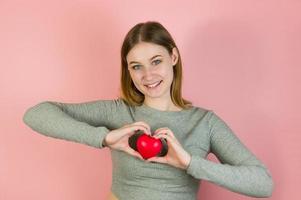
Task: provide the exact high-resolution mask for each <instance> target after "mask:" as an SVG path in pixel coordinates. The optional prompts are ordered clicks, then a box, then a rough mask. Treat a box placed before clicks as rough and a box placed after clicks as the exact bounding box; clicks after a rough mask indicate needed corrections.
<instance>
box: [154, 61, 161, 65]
mask: <svg viewBox="0 0 301 200" xmlns="http://www.w3.org/2000/svg"><path fill="white" fill-rule="evenodd" d="M160 62H161V60H154V61H153V63H156V65H158V64H159V63H160Z"/></svg>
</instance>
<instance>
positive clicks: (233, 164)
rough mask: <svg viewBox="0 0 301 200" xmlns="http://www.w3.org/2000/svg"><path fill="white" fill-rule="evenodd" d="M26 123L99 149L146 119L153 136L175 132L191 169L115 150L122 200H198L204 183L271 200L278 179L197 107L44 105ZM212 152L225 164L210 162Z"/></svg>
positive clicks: (115, 187)
mask: <svg viewBox="0 0 301 200" xmlns="http://www.w3.org/2000/svg"><path fill="white" fill-rule="evenodd" d="M23 121H24V122H25V123H26V124H27V125H28V126H29V127H31V128H32V129H33V130H35V131H36V132H38V133H41V134H43V135H45V136H49V137H53V138H58V139H64V140H68V141H73V142H78V143H82V144H85V145H89V146H93V147H96V148H99V149H101V148H104V146H102V142H103V139H104V138H105V136H106V135H107V134H108V133H109V132H110V130H114V129H117V128H120V127H122V126H124V125H125V124H129V123H134V122H137V121H144V122H146V123H148V124H149V125H150V127H151V131H152V132H154V131H155V130H156V129H158V128H162V127H168V128H169V129H171V130H172V132H173V133H174V135H175V137H176V138H177V140H178V141H179V142H180V143H181V145H182V146H183V148H184V149H185V150H186V151H187V152H188V153H189V154H190V155H191V161H190V163H189V166H188V168H187V169H186V170H183V169H179V168H176V167H173V166H170V165H167V164H163V163H148V162H145V161H143V160H140V159H138V158H136V157H133V156H131V155H129V154H127V153H125V152H123V151H118V150H114V149H111V148H110V150H111V156H112V166H113V170H112V172H113V174H112V185H111V190H112V192H113V193H114V194H115V195H116V196H117V198H118V199H119V200H136V199H137V200H141V199H144V200H148V199H158V200H159V199H164V200H169V199H170V200H183V199H186V200H193V199H196V197H197V192H198V188H199V183H200V182H201V180H206V181H210V182H212V183H215V184H217V185H219V186H221V187H224V188H227V189H228V190H231V191H233V192H237V193H240V194H244V195H247V196H252V197H269V196H271V194H272V190H273V180H272V177H271V174H270V172H269V171H268V169H267V168H266V166H265V165H264V164H263V163H262V162H261V161H260V160H259V159H258V158H256V156H255V155H254V154H253V153H252V152H251V151H250V150H249V149H248V148H247V147H246V146H245V145H244V144H243V143H242V142H241V141H240V140H239V138H238V137H237V136H236V135H235V134H234V133H233V131H232V130H231V128H230V127H229V126H228V125H227V124H226V123H225V121H223V120H222V119H221V118H220V117H219V116H217V115H216V114H215V113H214V112H213V111H212V110H207V109H204V108H201V107H195V106H193V107H192V108H190V109H184V110H181V111H161V110H157V109H155V108H152V107H149V106H146V105H142V106H128V105H127V104H126V103H125V102H124V101H123V100H122V99H121V98H118V99H112V100H97V101H90V102H84V103H62V102H54V101H44V102H41V103H39V104H37V105H35V106H33V107H31V108H29V109H28V110H27V111H26V112H25V114H24V117H23ZM210 152H212V153H213V154H214V155H215V156H216V157H217V158H218V160H219V161H220V163H216V162H212V161H210V160H207V159H206V157H207V155H208V154H209V153H210Z"/></svg>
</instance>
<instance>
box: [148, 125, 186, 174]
mask: <svg viewBox="0 0 301 200" xmlns="http://www.w3.org/2000/svg"><path fill="white" fill-rule="evenodd" d="M153 137H154V138H165V139H166V140H167V145H168V152H167V154H166V155H165V156H164V157H151V158H149V159H147V160H146V161H147V162H150V161H154V162H159V163H165V164H169V165H171V166H174V167H177V168H180V169H187V167H188V165H189V163H190V160H191V156H190V154H189V153H188V152H187V151H185V149H183V147H182V145H181V144H180V143H179V141H178V140H177V138H176V137H175V136H174V134H173V132H172V131H171V130H170V129H169V128H167V127H164V128H159V129H157V130H156V131H155V132H154V135H153Z"/></svg>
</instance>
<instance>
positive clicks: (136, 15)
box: [0, 0, 301, 200]
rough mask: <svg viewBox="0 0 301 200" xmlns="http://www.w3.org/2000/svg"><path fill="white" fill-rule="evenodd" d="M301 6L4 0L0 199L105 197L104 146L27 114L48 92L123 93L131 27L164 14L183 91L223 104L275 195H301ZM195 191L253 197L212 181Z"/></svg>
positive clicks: (65, 98)
mask: <svg viewBox="0 0 301 200" xmlns="http://www.w3.org/2000/svg"><path fill="white" fill-rule="evenodd" d="M300 10H301V3H300V1H296V0H295V1H294V0H285V1H284V0H283V1H281V0H279V1H275V0H265V1H258V0H246V1H241V0H211V1H168V2H163V1H144V2H143V3H142V2H141V1H121V0H120V1H105V0H103V1H100V0H98V1H96V0H94V1H93V0H85V1H84V0H81V1H79V0H77V1H74V0H70V1H66V0H65V1H62V0H55V1H54V0H52V1H50V0H49V1H43V2H42V1H38V0H35V1H34V0H27V1H17V0H10V1H9V0H2V1H1V2H0V45H1V49H0V66H1V73H0V91H1V98H0V101H1V102H0V110H1V115H0V121H1V127H0V128H1V129H0V134H1V135H0V136H1V139H0V162H1V163H0V199H1V200H8V199H9V200H14V199H31V200H35V199H36V200H38V199H44V200H52V199H62V200H82V199H89V200H93V199H95V200H100V199H105V198H106V196H107V194H108V192H109V190H110V186H111V173H112V169H111V168H112V166H111V155H110V152H109V150H108V149H107V148H106V149H103V150H99V149H96V148H92V147H89V146H85V145H82V144H78V143H73V142H67V141H63V140H58V139H52V138H48V137H45V136H43V135H40V134H37V133H36V132H34V131H32V130H31V129H30V128H29V127H27V126H26V125H25V124H24V123H23V122H22V117H23V114H24V112H25V110H26V109H27V108H29V107H30V106H33V105H35V104H37V103H39V102H41V101H45V100H53V101H62V102H85V101H90V100H95V99H112V98H116V97H117V94H118V90H119V76H120V74H119V72H120V56H119V51H120V46H121V43H122V40H123V38H124V36H125V34H126V32H127V31H128V30H129V29H130V28H131V27H132V26H134V25H135V24H136V23H138V22H144V21H147V20H157V21H159V22H161V23H162V24H163V25H164V26H165V27H166V28H167V29H168V30H169V31H170V33H171V34H172V35H173V37H174V39H175V41H176V43H177V45H178V47H179V50H180V53H181V55H182V58H183V63H184V69H183V70H184V83H183V93H184V97H186V98H187V99H190V100H191V101H192V102H193V103H194V105H196V106H201V107H205V108H208V109H212V110H214V111H215V112H216V113H217V114H218V115H220V116H221V117H222V118H223V119H224V120H225V121H226V122H227V123H228V124H229V126H230V127H231V128H232V129H233V130H234V131H235V133H236V134H237V135H238V136H239V138H240V139H241V140H242V141H243V142H244V143H245V144H246V145H247V146H248V147H249V149H250V150H251V151H253V152H254V153H255V154H256V155H257V156H258V158H259V159H261V160H262V161H263V162H264V163H265V164H266V165H267V167H268V168H269V170H270V172H271V173H272V176H273V179H274V181H275V190H274V193H273V196H272V197H271V198H270V199H273V200H283V199H289V200H299V199H300V198H301V195H300V182H299V181H300V178H301V172H300V168H301V148H300V141H301V136H300V131H301V128H300V121H301V117H300V115H297V113H298V112H300V111H301V110H300V102H301V95H300V83H301V81H300V75H301V73H300V72H301V70H300V69H301V39H300V38H301V37H300V36H301V14H300V13H301V12H300ZM298 102H299V103H298ZM210 159H215V157H214V156H213V155H212V154H211V155H210ZM298 185H299V186H298ZM198 197H199V199H202V200H206V199H207V200H211V199H223V200H237V199H240V200H242V199H244V200H246V199H253V198H250V197H247V196H243V195H240V194H236V193H233V192H230V191H228V190H226V189H224V188H221V187H219V186H217V185H214V184H212V183H209V182H205V181H203V183H202V187H201V189H200V191H199V194H198Z"/></svg>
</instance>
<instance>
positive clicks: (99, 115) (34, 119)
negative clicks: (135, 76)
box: [23, 100, 117, 148]
mask: <svg viewBox="0 0 301 200" xmlns="http://www.w3.org/2000/svg"><path fill="white" fill-rule="evenodd" d="M116 105H117V104H116V100H98V101H90V102H84V103H62V102H53V101H45V102H41V103H39V104H37V105H35V106H33V107H30V108H29V109H27V110H26V112H25V113H24V116H23V121H24V123H25V124H26V125H28V126H29V127H30V128H31V129H32V130H34V131H36V132H38V133H41V134H43V135H45V136H48V137H53V138H58V139H64V140H68V141H73V142H77V143H82V144H85V145H89V146H92V147H96V148H103V146H102V142H103V139H104V138H105V136H106V135H107V134H108V133H109V131H110V130H109V129H108V128H107V127H106V124H107V123H108V122H109V121H110V120H111V118H112V113H113V112H116Z"/></svg>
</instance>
